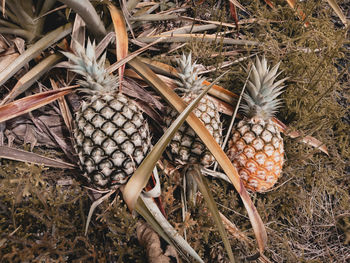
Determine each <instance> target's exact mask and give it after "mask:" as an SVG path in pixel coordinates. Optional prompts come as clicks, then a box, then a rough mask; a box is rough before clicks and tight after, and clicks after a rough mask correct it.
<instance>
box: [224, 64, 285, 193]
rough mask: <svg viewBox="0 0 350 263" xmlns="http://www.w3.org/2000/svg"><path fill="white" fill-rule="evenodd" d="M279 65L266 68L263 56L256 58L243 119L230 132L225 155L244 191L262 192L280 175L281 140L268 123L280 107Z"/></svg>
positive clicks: (276, 130)
mask: <svg viewBox="0 0 350 263" xmlns="http://www.w3.org/2000/svg"><path fill="white" fill-rule="evenodd" d="M279 64H280V63H278V64H277V65H275V66H274V67H273V68H272V69H270V67H268V65H267V61H266V59H265V57H263V58H262V60H261V61H260V59H259V58H258V57H257V58H256V64H255V65H253V66H252V71H251V72H252V74H251V77H250V80H249V81H248V85H247V91H246V92H245V94H243V100H244V102H245V103H243V104H242V105H241V110H242V113H243V115H244V118H243V119H242V120H241V121H239V122H238V124H236V125H235V126H234V127H233V129H232V134H231V138H230V140H229V142H228V150H227V155H228V157H229V158H230V160H231V161H232V162H233V165H234V166H235V167H236V168H237V170H238V173H239V175H240V178H241V180H242V181H243V183H244V185H245V186H246V188H248V189H250V190H252V191H257V192H264V191H266V190H268V189H270V188H271V187H272V186H273V185H274V184H275V183H276V181H277V179H278V178H279V177H280V176H281V171H282V165H283V160H284V157H283V155H284V148H283V139H282V137H281V134H280V131H279V128H278V126H277V125H276V123H275V122H274V121H273V120H272V118H273V116H274V114H275V113H276V112H277V109H278V108H279V107H280V105H281V99H279V98H277V97H278V96H279V95H280V94H281V93H282V92H283V91H282V89H283V87H284V86H282V83H283V82H284V81H285V79H282V80H279V81H277V82H275V80H276V78H277V77H278V75H279V74H280V73H277V71H278V68H279Z"/></svg>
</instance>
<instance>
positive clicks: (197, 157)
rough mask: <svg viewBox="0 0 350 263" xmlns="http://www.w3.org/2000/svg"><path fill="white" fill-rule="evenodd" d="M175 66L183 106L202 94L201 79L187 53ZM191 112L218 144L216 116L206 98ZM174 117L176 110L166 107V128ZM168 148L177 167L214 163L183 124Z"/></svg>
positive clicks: (205, 149) (199, 141) (207, 152)
mask: <svg viewBox="0 0 350 263" xmlns="http://www.w3.org/2000/svg"><path fill="white" fill-rule="evenodd" d="M177 63H178V66H179V70H178V72H179V78H180V81H177V85H178V89H177V90H178V91H179V93H180V94H181V96H182V99H183V100H184V101H185V102H186V103H190V102H191V101H192V100H194V99H195V98H196V97H197V96H198V95H199V94H200V93H201V92H202V90H203V86H202V83H203V81H204V79H203V78H200V77H198V73H197V70H196V63H193V64H192V58H191V54H189V55H188V56H187V57H186V56H185V55H184V54H183V55H182V57H181V58H180V59H179V60H178V61H177ZM193 112H194V114H195V115H196V116H197V117H198V118H199V119H200V120H201V121H202V122H203V124H204V125H205V127H206V128H207V129H208V131H209V132H210V133H211V134H212V136H213V137H214V139H215V140H216V141H217V142H218V143H219V144H220V143H221V140H222V124H221V121H220V114H219V112H218V110H217V108H216V106H215V104H214V103H213V102H212V101H211V100H210V98H209V96H207V95H206V96H204V97H203V98H202V99H201V100H200V102H199V103H198V106H197V108H196V109H194V111H193ZM177 116H178V113H177V111H175V110H174V109H172V108H170V107H167V108H166V116H165V118H164V121H165V123H166V125H167V126H168V127H169V126H170V125H171V123H172V122H173V121H174V120H175V119H176V117H177ZM169 148H170V152H171V153H172V155H173V157H174V159H175V160H176V161H178V162H179V163H181V164H195V163H200V164H202V165H203V166H205V167H208V166H210V165H211V164H212V163H213V162H214V161H215V159H214V157H213V156H212V154H211V153H210V152H209V150H208V149H207V147H206V146H205V145H204V144H203V142H202V141H201V139H200V138H199V137H198V136H197V135H196V133H195V131H194V130H193V129H192V128H191V127H190V126H189V125H188V124H187V123H184V124H183V125H182V126H181V127H180V128H179V130H178V131H177V132H176V134H175V136H174V138H173V139H172V141H171V142H170V145H169Z"/></svg>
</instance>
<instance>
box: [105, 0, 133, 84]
mask: <svg viewBox="0 0 350 263" xmlns="http://www.w3.org/2000/svg"><path fill="white" fill-rule="evenodd" d="M108 8H109V12H110V13H111V17H112V20H113V25H114V31H115V34H116V52H117V60H118V61H119V60H121V59H123V58H125V57H126V56H127V55H128V41H129V38H128V33H127V32H126V25H125V20H124V16H123V14H122V12H121V11H120V10H118V9H117V8H116V7H115V6H114V5H113V4H111V3H109V4H108ZM124 69H125V64H123V65H122V66H121V67H119V69H118V70H119V78H120V89H121V88H122V86H121V85H122V82H123V76H124Z"/></svg>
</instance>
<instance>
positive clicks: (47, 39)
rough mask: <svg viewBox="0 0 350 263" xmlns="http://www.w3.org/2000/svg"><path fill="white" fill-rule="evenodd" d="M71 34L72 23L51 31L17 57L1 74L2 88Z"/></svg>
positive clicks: (0, 82) (0, 83)
mask: <svg viewBox="0 0 350 263" xmlns="http://www.w3.org/2000/svg"><path fill="white" fill-rule="evenodd" d="M71 32H72V25H71V23H68V24H66V25H64V26H61V27H59V28H57V29H55V30H54V31H51V32H50V33H48V34H47V35H46V36H44V37H43V38H41V39H40V40H39V41H37V42H36V43H35V44H33V45H32V46H31V47H30V48H28V49H27V50H26V51H24V52H23V53H22V54H21V55H20V56H19V57H17V58H16V59H15V61H13V62H12V63H11V64H10V65H9V66H8V67H7V68H6V69H4V70H3V71H1V72H0V86H1V85H2V84H4V83H5V82H6V81H7V80H8V79H9V78H11V77H12V76H13V75H14V74H15V73H16V72H17V71H18V70H19V69H20V68H22V67H23V66H24V65H25V64H26V63H28V62H29V61H30V60H32V59H33V58H35V57H36V56H38V55H39V54H40V52H42V51H43V50H45V49H46V48H48V47H49V46H51V45H52V44H54V43H55V42H57V41H58V40H60V39H61V38H63V37H65V36H67V35H68V34H70V33H71Z"/></svg>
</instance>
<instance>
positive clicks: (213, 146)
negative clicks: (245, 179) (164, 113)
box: [129, 58, 267, 252]
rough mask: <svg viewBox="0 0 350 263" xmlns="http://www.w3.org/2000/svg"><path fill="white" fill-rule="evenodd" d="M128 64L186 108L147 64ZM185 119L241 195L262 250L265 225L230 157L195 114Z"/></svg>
mask: <svg viewBox="0 0 350 263" xmlns="http://www.w3.org/2000/svg"><path fill="white" fill-rule="evenodd" d="M129 65H130V66H131V67H133V69H134V70H135V71H136V72H137V73H138V74H139V75H141V76H142V77H143V78H144V79H145V81H147V82H148V83H149V84H150V85H151V86H152V87H154V88H155V89H156V90H157V91H158V92H159V93H160V94H162V96H163V97H164V98H165V99H166V100H167V101H168V102H169V103H170V104H171V105H173V107H174V108H175V109H176V110H177V111H178V112H182V111H183V110H184V109H185V108H186V104H185V103H184V102H183V101H182V100H181V99H180V98H179V97H178V96H177V94H176V93H175V92H174V91H173V90H172V89H170V88H169V87H168V86H167V85H166V84H165V83H164V82H163V81H162V80H161V79H160V78H159V77H158V76H157V75H156V74H155V73H154V72H153V71H152V70H150V69H149V68H148V67H147V65H145V64H144V63H142V62H141V61H140V60H138V59H137V58H135V59H133V60H131V61H130V62H129ZM186 121H187V122H188V123H189V125H190V126H191V127H192V128H193V129H194V131H195V132H196V133H197V135H198V136H199V137H200V139H201V140H202V141H203V142H204V143H205V145H206V146H207V147H208V149H209V150H210V152H211V153H212V154H213V155H214V157H215V159H216V160H217V161H218V163H219V164H220V166H221V168H222V169H223V170H224V171H225V173H226V175H227V176H228V178H229V179H230V181H231V183H232V184H233V186H234V187H235V188H236V190H237V192H238V193H239V195H240V196H241V199H242V201H243V204H244V206H245V208H246V210H247V213H248V216H249V219H250V221H251V224H252V227H253V229H254V233H255V236H256V239H257V242H258V245H259V250H260V252H263V250H264V248H265V245H266V242H267V234H266V229H265V226H264V224H263V222H262V220H261V218H260V215H259V213H258V212H257V210H256V208H255V206H254V204H253V203H252V201H251V199H250V197H249V195H248V192H247V190H246V189H245V188H244V186H243V183H242V182H241V180H240V177H239V175H238V172H237V170H236V168H235V167H234V166H233V165H232V163H231V161H230V159H229V158H228V157H227V155H226V154H225V153H224V152H223V150H222V149H221V147H220V145H218V143H217V142H216V141H215V139H214V138H213V137H212V136H211V134H210V133H209V131H208V130H207V129H206V128H205V126H204V125H203V123H202V122H201V121H200V120H199V119H198V118H197V117H196V115H195V114H193V113H190V114H189V116H188V117H187V119H186Z"/></svg>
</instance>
